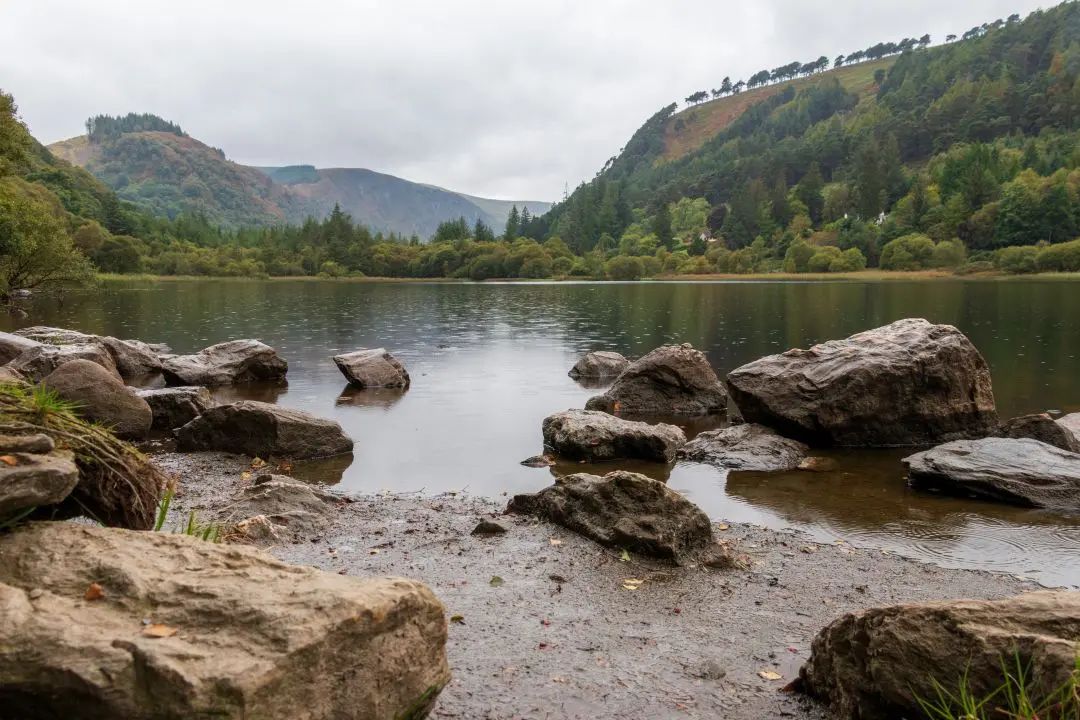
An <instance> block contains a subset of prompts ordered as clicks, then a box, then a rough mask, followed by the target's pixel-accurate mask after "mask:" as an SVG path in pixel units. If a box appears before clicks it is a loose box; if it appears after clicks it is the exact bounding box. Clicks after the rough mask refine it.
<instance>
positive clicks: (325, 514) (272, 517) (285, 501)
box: [219, 475, 340, 539]
mask: <svg viewBox="0 0 1080 720" xmlns="http://www.w3.org/2000/svg"><path fill="white" fill-rule="evenodd" d="M339 499H340V498H339V497H338V496H336V495H331V494H330V493H327V492H324V491H323V490H321V489H320V488H319V487H318V486H316V485H309V484H308V483H305V482H300V481H298V480H294V479H293V478H291V477H289V476H287V475H262V476H260V477H259V478H257V479H256V480H255V482H254V483H253V484H251V485H249V486H247V487H244V488H241V489H240V491H239V492H238V493H237V494H236V496H235V497H234V498H233V501H232V502H231V503H230V504H229V505H227V506H226V507H225V508H224V509H223V510H221V512H220V513H219V515H220V516H222V517H223V518H230V517H231V518H238V517H239V518H251V517H254V516H260V515H261V516H263V517H265V518H266V519H267V520H268V521H269V522H270V523H271V524H273V525H275V526H276V528H275V529H276V532H275V536H276V537H277V538H283V537H287V538H289V539H298V538H301V537H310V536H311V535H312V534H314V533H316V532H317V531H319V530H321V529H322V528H323V527H325V526H326V524H327V522H328V519H329V516H330V512H331V510H332V509H333V503H336V502H337V501H338V500H339Z"/></svg>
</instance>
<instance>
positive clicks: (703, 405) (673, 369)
mask: <svg viewBox="0 0 1080 720" xmlns="http://www.w3.org/2000/svg"><path fill="white" fill-rule="evenodd" d="M585 407H586V408H587V409H589V410H602V411H604V412H610V413H614V414H617V415H629V416H635V415H636V416H641V415H659V416H667V417H699V416H705V415H717V414H720V413H723V412H724V410H725V408H726V407H727V393H726V392H724V386H723V384H722V383H721V382H720V380H719V379H717V377H716V372H715V371H714V370H713V369H712V366H711V365H709V361H708V359H706V357H705V354H704V353H702V352H700V351H698V350H695V349H694V348H692V347H690V346H689V345H665V346H663V347H659V348H657V349H656V350H653V351H652V352H651V353H649V354H648V355H646V356H645V357H643V358H641V359H640V360H637V361H635V362H633V363H630V365H629V366H627V368H626V369H625V370H624V371H623V372H622V374H621V375H619V377H618V379H616V380H615V384H614V385H612V386H611V387H610V388H608V391H607V392H606V393H604V394H603V395H598V396H596V397H594V398H592V399H590V400H589V402H588V403H587V404H586V405H585Z"/></svg>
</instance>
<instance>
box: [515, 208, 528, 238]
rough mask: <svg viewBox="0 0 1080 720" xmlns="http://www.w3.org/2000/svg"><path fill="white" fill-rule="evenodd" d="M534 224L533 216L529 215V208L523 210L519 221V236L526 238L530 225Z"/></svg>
mask: <svg viewBox="0 0 1080 720" xmlns="http://www.w3.org/2000/svg"><path fill="white" fill-rule="evenodd" d="M530 222H532V215H530V214H529V206H528V205H526V206H525V207H523V208H521V219H520V220H519V221H518V233H517V234H518V235H519V236H521V237H525V236H527V235H528V233H529V223H530Z"/></svg>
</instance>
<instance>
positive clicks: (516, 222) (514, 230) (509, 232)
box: [503, 205, 521, 242]
mask: <svg viewBox="0 0 1080 720" xmlns="http://www.w3.org/2000/svg"><path fill="white" fill-rule="evenodd" d="M520 226H521V214H520V213H519V212H518V209H517V205H515V206H514V207H513V208H511V210H510V217H508V218H506V232H504V233H503V240H505V241H506V242H512V241H513V240H516V239H517V236H518V228H519V227H520Z"/></svg>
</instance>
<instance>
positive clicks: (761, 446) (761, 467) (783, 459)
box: [679, 424, 807, 472]
mask: <svg viewBox="0 0 1080 720" xmlns="http://www.w3.org/2000/svg"><path fill="white" fill-rule="evenodd" d="M806 452H807V447H806V446H805V445H803V444H802V443H801V442H797V441H795V440H788V439H787V438H785V437H781V436H780V435H777V434H776V433H775V432H773V431H772V430H770V429H769V428H767V427H765V426H763V425H754V424H749V425H734V426H732V427H728V428H723V429H721V430H710V431H708V432H703V433H701V434H700V435H698V436H697V437H696V438H694V439H693V440H692V441H690V442H689V443H688V444H687V445H686V446H685V447H683V449H682V450H680V451H679V458H680V459H683V460H691V461H693V462H700V463H708V464H709V465H715V466H717V467H722V468H727V469H729V470H745V471H754V472H780V471H784V470H795V469H797V468H798V467H799V465H800V464H801V463H802V462H803V461H804V460H805V459H806Z"/></svg>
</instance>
